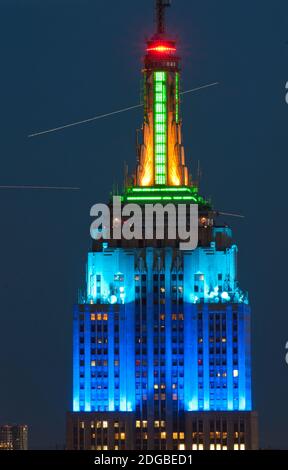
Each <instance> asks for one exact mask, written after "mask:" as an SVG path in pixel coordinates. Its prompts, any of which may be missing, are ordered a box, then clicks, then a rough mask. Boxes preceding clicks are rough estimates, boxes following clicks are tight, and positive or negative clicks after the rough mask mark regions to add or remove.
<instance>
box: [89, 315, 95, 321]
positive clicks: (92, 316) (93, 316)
mask: <svg viewBox="0 0 288 470" xmlns="http://www.w3.org/2000/svg"><path fill="white" fill-rule="evenodd" d="M90 319H91V321H94V320H96V315H95V313H91V315H90Z"/></svg>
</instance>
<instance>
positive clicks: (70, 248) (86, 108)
mask: <svg viewBox="0 0 288 470" xmlns="http://www.w3.org/2000/svg"><path fill="white" fill-rule="evenodd" d="M153 4H154V2H153V0H145V1H144V0H137V2H135V1H133V0H122V1H116V0H111V1H110V2H101V1H99V0H41V2H40V1H39V0H0V60H1V67H0V120H1V127H0V129H1V133H0V162H1V167H0V168H1V170H0V185H24V184H25V185H49V186H79V187H80V188H81V190H80V191H75V192H39V191H34V192H33V191H15V190H0V211H1V232H0V315H1V323H0V325H1V326H0V328H1V329H0V370H1V386H0V422H3V423H4V422H23V423H24V422H25V423H27V424H29V426H30V446H31V447H32V448H55V446H56V445H58V447H60V448H63V446H64V441H65V411H66V410H67V409H69V408H70V402H71V398H72V387H71V377H72V370H71V366H72V354H71V351H72V307H73V303H74V302H75V301H76V299H77V289H78V287H81V285H82V284H83V280H84V276H85V258H86V253H87V250H88V249H89V247H90V238H89V226H90V223H91V221H90V217H89V211H90V207H91V206H92V204H94V203H96V202H105V201H106V199H107V197H108V195H109V192H110V190H111V188H112V185H113V184H116V183H118V184H119V185H121V184H122V174H123V162H124V160H125V161H127V162H128V163H129V166H130V168H131V169H133V166H134V163H135V148H134V147H135V129H136V128H137V127H139V126H140V125H141V118H142V113H141V110H135V111H131V112H128V113H125V114H121V115H119V116H114V117H111V118H107V119H103V120H101V121H97V122H94V123H91V124H88V125H84V126H80V127H75V128H72V129H68V130H65V131H63V132H60V133H56V134H51V135H46V136H42V137H38V138H35V139H28V138H27V135H28V134H30V133H31V132H33V131H37V130H41V129H46V128H50V127H56V126H57V125H61V124H65V123H67V122H71V121H77V120H81V119H85V118H87V117H90V116H93V115H95V114H102V113H106V112H110V111H113V110H117V109H119V108H122V107H127V106H132V105H134V104H137V103H139V100H140V86H141V74H140V71H141V56H142V55H143V50H144V46H145V38H146V36H148V35H150V34H151V32H152V31H153ZM168 23H169V30H170V32H171V33H173V34H174V35H175V36H177V37H179V45H180V48H181V53H182V57H183V82H182V85H183V89H188V88H193V87H197V86H198V85H201V84H206V83H209V82H214V81H219V82H220V85H219V86H218V87H214V88H211V89H207V90H203V91H199V92H198V93H195V94H193V95H187V96H186V97H185V98H184V101H183V119H184V138H185V146H186V158H187V163H188V164H189V166H190V167H191V168H192V170H193V171H194V173H195V169H196V167H197V161H198V160H200V161H201V167H202V170H203V180H202V187H201V192H202V193H203V194H205V195H206V196H211V197H212V200H213V202H214V205H215V207H216V208H217V209H221V210H225V211H234V212H239V213H242V214H244V215H245V219H244V220H241V221H239V220H238V219H229V220H227V222H229V223H231V224H232V227H233V228H234V235H235V238H236V241H237V243H238V245H239V271H240V282H241V285H242V287H243V288H246V289H247V290H249V293H250V300H251V304H252V308H253V311H252V314H253V325H252V326H253V384H254V399H255V400H254V401H255V408H256V409H257V410H258V411H259V415H260V429H261V433H260V437H261V446H262V447H265V448H267V447H272V448H288V431H287V422H288V405H287V396H288V366H287V365H286V364H285V344H286V342H287V341H288V304H287V299H286V293H287V263H288V259H287V258H288V257H287V253H288V250H287V247H286V244H287V240H286V235H287V230H288V223H287V206H286V204H287V197H286V188H287V172H288V163H287V147H288V142H287V138H288V136H287V120H288V105H287V104H286V103H285V83H286V81H288V66H287V64H288V45H287V40H288V27H287V26H288V3H287V0H277V2H275V1H272V0H270V1H269V0H268V1H265V2H262V1H261V0H254V1H253V2H251V1H250V0H242V1H234V2H231V0H219V1H217V2H216V1H215V0H206V1H202V2H199V1H196V0H193V1H192V0H174V1H173V8H172V9H171V11H169V21H168ZM285 131H286V133H285Z"/></svg>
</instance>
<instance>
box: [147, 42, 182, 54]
mask: <svg viewBox="0 0 288 470" xmlns="http://www.w3.org/2000/svg"><path fill="white" fill-rule="evenodd" d="M147 52H164V53H165V52H176V47H172V46H166V45H164V44H158V45H157V46H151V47H148V48H147Z"/></svg>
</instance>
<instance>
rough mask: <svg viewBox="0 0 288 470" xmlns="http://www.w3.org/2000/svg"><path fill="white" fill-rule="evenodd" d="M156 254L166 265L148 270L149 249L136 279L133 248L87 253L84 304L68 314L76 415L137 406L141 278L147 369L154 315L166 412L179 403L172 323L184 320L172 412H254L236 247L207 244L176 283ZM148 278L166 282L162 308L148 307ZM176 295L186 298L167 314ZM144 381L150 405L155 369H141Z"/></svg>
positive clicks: (168, 253)
mask: <svg viewBox="0 0 288 470" xmlns="http://www.w3.org/2000/svg"><path fill="white" fill-rule="evenodd" d="M223 230H227V228H224V229H223ZM217 231H219V229H217ZM162 250H165V260H164V262H163V267H162V268H161V270H160V271H159V270H157V268H155V256H156V252H157V251H156V249H154V248H146V249H145V255H144V256H145V260H144V261H143V266H142V268H141V269H142V272H140V271H139V270H138V268H137V269H136V268H135V265H136V262H135V259H136V258H137V257H138V256H139V253H140V250H138V251H137V249H133V250H131V249H124V248H117V249H111V248H109V247H108V246H107V247H105V250H104V251H101V252H95V253H94V252H93V253H89V255H88V263H87V287H86V293H85V296H84V300H83V303H82V304H79V305H76V306H75V310H74V333H73V338H74V340H73V341H74V356H73V411H75V412H80V411H85V412H93V411H123V412H132V411H135V409H136V403H137V400H138V402H139V400H141V398H139V397H141V396H140V395H139V393H138V392H137V390H136V370H137V361H139V360H138V359H137V356H136V352H135V351H136V347H137V342H136V333H135V331H136V330H135V328H136V323H135V322H136V317H137V305H138V304H137V295H138V294H137V292H138V291H137V289H139V288H140V289H142V287H141V282H142V281H141V277H142V276H143V273H144V276H145V296H146V297H147V300H146V305H147V363H148V364H153V363H154V359H155V358H154V352H153V351H154V345H153V321H154V309H156V310H155V312H156V311H157V315H158V314H159V315H161V313H162V315H163V318H164V319H163V328H164V331H165V341H164V343H165V361H166V362H165V374H166V379H165V380H166V384H165V393H166V401H167V407H168V406H171V407H172V403H173V400H174V398H173V395H176V392H175V389H173V388H172V383H173V375H172V374H173V361H174V360H175V357H174V356H173V348H172V341H173V334H174V333H173V331H174V330H173V325H174V326H175V325H176V324H177V325H178V326H179V324H180V323H181V322H183V325H184V328H183V331H184V339H183V348H184V361H183V362H184V364H183V375H182V377H183V379H181V380H183V388H182V387H181V388H180V387H179V388H178V389H177V400H178V403H179V406H180V407H181V406H182V405H183V408H184V410H187V411H198V410H199V411H210V410H219V411H225V410H228V411H233V410H235V411H236V410H241V411H245V410H246V411H248V410H251V408H252V403H251V358H250V336H249V335H250V326H249V325H250V307H249V305H248V297H247V294H245V293H244V292H242V291H241V290H240V288H239V284H238V280H237V273H236V266H237V264H236V256H237V247H236V245H233V246H232V247H231V248H229V249H226V250H217V249H216V245H215V243H211V246H210V247H208V248H207V247H205V248H200V247H199V248H197V249H196V250H195V251H193V252H183V253H182V258H183V260H182V267H181V271H180V273H181V274H180V275H179V274H177V276H176V274H173V271H172V270H171V266H172V264H173V250H172V248H169V247H167V248H165V249H164V248H163V249H162ZM142 255H143V250H142ZM155 273H158V274H159V273H161V274H159V276H158V274H155ZM155 276H156V278H157V282H158V280H159V282H161V279H160V276H163V284H161V289H162V291H160V292H163V299H164V298H165V302H163V306H162V304H161V303H160V307H159V306H158V305H157V306H156V307H155V306H154V305H155V303H153V292H154V290H155V282H156V281H155ZM157 276H158V277H157ZM180 276H182V277H181V280H180V281H179V279H180ZM176 277H177V282H176V281H175V282H176V284H175V286H174V284H173V282H174V281H173V279H174V278H176ZM143 285H144V284H143ZM139 286H140V287H139ZM141 292H142V291H141ZM174 292H176V293H177V295H178V296H180V297H181V298H182V299H183V303H182V307H181V310H179V311H175V308H174V304H173V295H174ZM141 295H142V296H143V295H144V294H143V293H142V294H141ZM175 295H176V294H175ZM160 296H161V293H160ZM159 312H160V313H159ZM175 322H176V323H175ZM179 322H180V323H179ZM181 373H182V372H181ZM179 377H180V376H179ZM145 380H146V382H147V390H146V393H147V397H153V396H154V394H155V388H154V376H153V367H150V369H149V368H148V371H147V378H146V379H145ZM159 380H160V379H159ZM179 381H180V379H179ZM159 387H160V382H159ZM137 393H138V395H137ZM148 399H149V398H148ZM169 403H170V405H169Z"/></svg>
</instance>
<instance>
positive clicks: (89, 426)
mask: <svg viewBox="0 0 288 470" xmlns="http://www.w3.org/2000/svg"><path fill="white" fill-rule="evenodd" d="M156 3H157V14H158V15H157V21H158V23H157V33H156V34H155V35H154V36H153V37H152V39H151V41H148V46H147V51H146V56H145V60H144V81H145V86H144V88H145V90H144V99H145V102H144V125H143V142H142V143H141V144H139V145H138V148H137V153H138V164H137V169H136V172H135V175H134V176H133V178H132V179H131V180H130V181H128V183H126V188H125V191H124V192H123V195H122V203H123V205H125V204H129V203H130V202H134V203H135V202H137V203H138V204H140V205H141V204H144V203H147V202H149V203H153V202H155V203H157V202H162V203H163V204H165V203H166V202H167V203H168V202H171V201H172V202H173V203H174V204H176V205H177V204H179V203H180V202H181V203H182V204H183V202H184V201H185V203H187V204H188V203H189V204H198V208H199V242H198V247H197V248H196V249H195V250H190V251H182V250H180V248H179V240H169V239H167V238H166V239H165V240H156V239H153V240H131V241H128V240H124V239H120V240H113V239H111V240H108V241H105V242H103V241H94V243H93V246H92V250H91V252H90V253H89V254H88V261H87V269H86V285H85V289H84V292H83V294H82V295H81V296H80V297H81V298H80V299H79V303H78V304H77V305H76V306H75V308H74V320H73V321H74V323H73V331H74V333H73V351H74V353H73V411H72V412H70V413H68V419H67V447H68V448H69V449H94V450H115V449H116V450H117V449H119V450H121V449H128V450H132V449H139V450H146V449H147V450H153V449H155V450H158V449H163V450H165V449H171V450H173V449H175V450H176V449H178V450H184V449H186V450H189V449H192V450H202V449H210V450H214V449H215V450H228V449H234V450H244V449H256V448H257V447H258V442H257V415H256V413H255V412H253V411H252V399H251V352H250V315H251V312H250V306H249V302H248V297H247V294H246V293H245V292H243V291H242V290H241V289H240V287H239V283H238V280H237V246H236V245H235V243H234V241H233V238H232V232H231V229H230V227H229V226H227V225H226V224H219V222H218V214H217V213H216V212H215V211H214V210H213V208H212V206H211V204H210V203H208V202H207V201H205V199H203V198H202V197H201V196H200V195H199V194H198V190H197V187H196V185H195V184H193V182H192V180H191V178H190V177H189V175H188V172H187V168H186V166H185V157H184V148H183V145H182V137H181V125H182V123H181V119H180V117H179V112H180V110H179V101H180V100H179V95H180V93H179V71H180V68H179V58H178V57H177V55H176V45H175V42H174V41H171V40H170V39H167V36H166V33H165V24H164V11H165V6H167V5H166V4H167V2H165V1H157V2H156ZM166 224H167V221H166Z"/></svg>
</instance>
